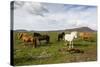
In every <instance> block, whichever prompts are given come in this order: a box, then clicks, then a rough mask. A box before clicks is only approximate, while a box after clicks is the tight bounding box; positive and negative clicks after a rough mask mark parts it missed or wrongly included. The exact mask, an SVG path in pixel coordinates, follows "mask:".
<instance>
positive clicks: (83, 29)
mask: <svg viewBox="0 0 100 67" xmlns="http://www.w3.org/2000/svg"><path fill="white" fill-rule="evenodd" d="M14 31H15V32H61V31H62V32H63V31H69V32H71V31H78V32H96V31H95V30H92V29H90V28H89V27H79V28H73V29H65V30H55V31H54V30H53V31H35V30H30V31H28V30H24V29H19V30H14Z"/></svg>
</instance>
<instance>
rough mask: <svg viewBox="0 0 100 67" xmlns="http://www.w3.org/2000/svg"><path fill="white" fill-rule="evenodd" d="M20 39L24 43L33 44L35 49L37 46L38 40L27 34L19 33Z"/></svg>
mask: <svg viewBox="0 0 100 67" xmlns="http://www.w3.org/2000/svg"><path fill="white" fill-rule="evenodd" d="M18 39H21V40H22V41H23V42H26V43H32V44H33V48H36V46H37V40H38V39H37V38H36V37H33V36H30V35H28V34H27V33H19V34H18Z"/></svg>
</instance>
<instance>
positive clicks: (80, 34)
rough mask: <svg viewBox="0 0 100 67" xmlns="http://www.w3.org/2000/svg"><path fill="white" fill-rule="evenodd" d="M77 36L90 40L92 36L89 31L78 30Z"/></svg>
mask: <svg viewBox="0 0 100 67" xmlns="http://www.w3.org/2000/svg"><path fill="white" fill-rule="evenodd" d="M79 36H80V38H81V39H82V40H91V39H92V38H93V34H92V33H90V32H80V33H79Z"/></svg>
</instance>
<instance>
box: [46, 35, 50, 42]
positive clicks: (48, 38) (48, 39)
mask: <svg viewBox="0 0 100 67" xmlns="http://www.w3.org/2000/svg"><path fill="white" fill-rule="evenodd" d="M49 41H50V37H49V36H48V35H47V43H49Z"/></svg>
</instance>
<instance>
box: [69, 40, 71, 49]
mask: <svg viewBox="0 0 100 67" xmlns="http://www.w3.org/2000/svg"><path fill="white" fill-rule="evenodd" d="M70 48H71V41H70V42H69V49H70Z"/></svg>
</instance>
